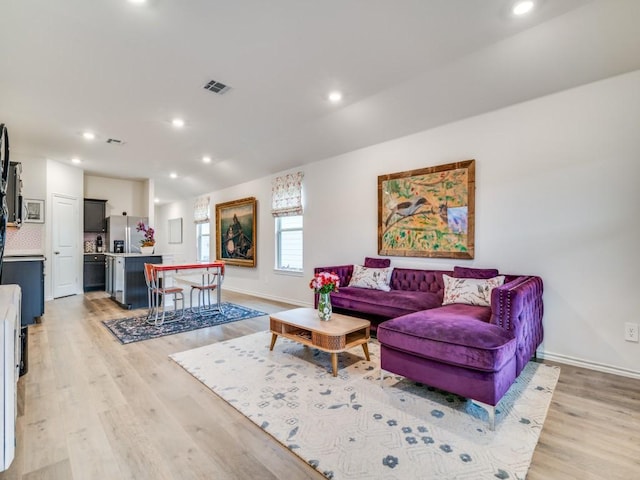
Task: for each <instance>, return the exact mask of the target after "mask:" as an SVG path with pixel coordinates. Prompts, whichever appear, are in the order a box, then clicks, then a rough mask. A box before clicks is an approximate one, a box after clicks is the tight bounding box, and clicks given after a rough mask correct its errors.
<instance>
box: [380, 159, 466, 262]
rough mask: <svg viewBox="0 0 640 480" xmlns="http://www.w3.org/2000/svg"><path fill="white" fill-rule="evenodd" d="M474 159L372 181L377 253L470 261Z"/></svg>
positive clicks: (394, 174)
mask: <svg viewBox="0 0 640 480" xmlns="http://www.w3.org/2000/svg"><path fill="white" fill-rule="evenodd" d="M474 227H475V160H466V161H463V162H457V163H449V164H447V165H439V166H436V167H429V168H423V169H419V170H411V171H408V172H400V173H392V174H389V175H381V176H379V177H378V253H379V254H380V255H392V256H393V255H395V256H402V257H439V258H473V256H474Z"/></svg>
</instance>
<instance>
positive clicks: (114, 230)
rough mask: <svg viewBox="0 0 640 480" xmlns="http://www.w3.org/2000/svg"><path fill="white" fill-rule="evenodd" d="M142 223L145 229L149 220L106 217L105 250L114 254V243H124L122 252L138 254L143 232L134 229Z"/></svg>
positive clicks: (123, 216) (144, 218)
mask: <svg viewBox="0 0 640 480" xmlns="http://www.w3.org/2000/svg"><path fill="white" fill-rule="evenodd" d="M139 222H142V223H144V224H145V225H146V226H147V227H148V226H149V219H148V218H147V217H130V216H128V215H127V216H125V215H121V216H119V217H107V249H108V251H109V252H111V253H115V247H114V241H116V240H117V241H121V242H124V252H122V253H140V247H141V246H142V240H144V232H138V231H137V230H136V227H137V226H138V223H139Z"/></svg>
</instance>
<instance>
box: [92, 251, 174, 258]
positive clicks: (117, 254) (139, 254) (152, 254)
mask: <svg viewBox="0 0 640 480" xmlns="http://www.w3.org/2000/svg"><path fill="white" fill-rule="evenodd" d="M104 255H108V256H110V257H161V256H162V254H161V253H150V254H147V255H145V254H144V253H111V252H105V253H104Z"/></svg>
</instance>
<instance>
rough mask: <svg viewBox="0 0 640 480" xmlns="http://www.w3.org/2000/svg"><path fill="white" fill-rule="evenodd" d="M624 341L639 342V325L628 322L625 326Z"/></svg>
mask: <svg viewBox="0 0 640 480" xmlns="http://www.w3.org/2000/svg"><path fill="white" fill-rule="evenodd" d="M624 339H625V340H626V341H627V342H637V341H638V324H637V323H633V322H627V323H625V324H624Z"/></svg>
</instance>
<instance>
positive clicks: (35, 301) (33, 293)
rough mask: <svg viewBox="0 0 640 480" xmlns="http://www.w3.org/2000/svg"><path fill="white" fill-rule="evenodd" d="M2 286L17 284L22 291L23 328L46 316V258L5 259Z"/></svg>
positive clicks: (8, 257) (9, 257)
mask: <svg viewBox="0 0 640 480" xmlns="http://www.w3.org/2000/svg"><path fill="white" fill-rule="evenodd" d="M2 284H3V285H11V284H16V285H20V288H21V289H22V326H23V327H25V326H27V325H31V324H34V323H36V319H37V318H38V317H40V316H42V315H44V257H40V256H33V257H28V256H24V257H11V256H7V257H4V260H3V262H2Z"/></svg>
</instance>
